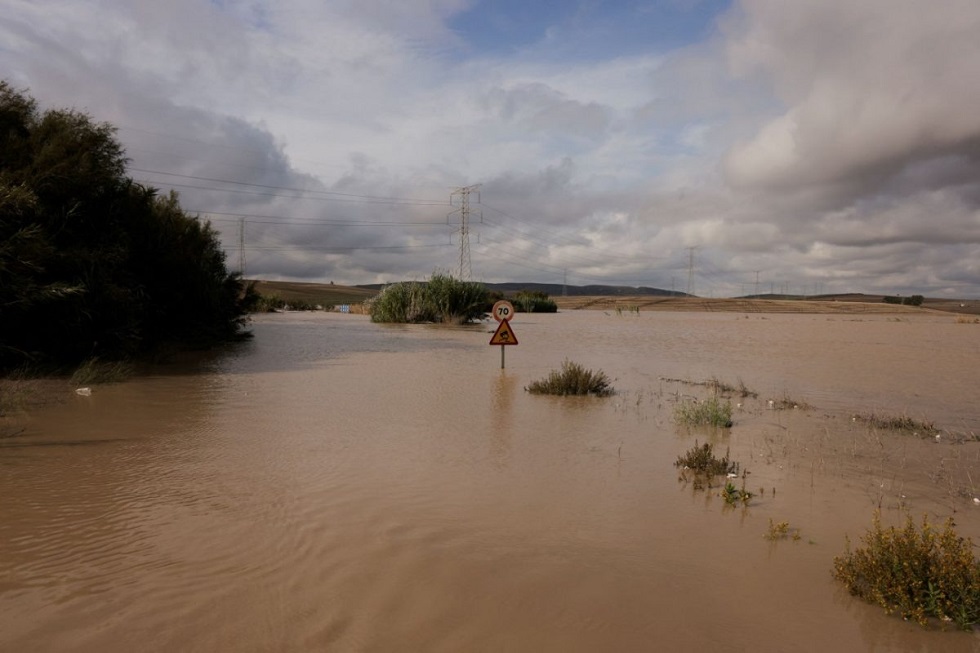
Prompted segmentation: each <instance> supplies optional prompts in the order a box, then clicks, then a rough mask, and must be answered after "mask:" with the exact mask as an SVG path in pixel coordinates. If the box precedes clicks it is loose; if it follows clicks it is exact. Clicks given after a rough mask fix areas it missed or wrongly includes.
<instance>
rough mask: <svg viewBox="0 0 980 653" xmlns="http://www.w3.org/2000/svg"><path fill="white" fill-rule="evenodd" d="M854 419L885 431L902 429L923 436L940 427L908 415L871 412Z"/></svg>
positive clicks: (936, 431)
mask: <svg viewBox="0 0 980 653" xmlns="http://www.w3.org/2000/svg"><path fill="white" fill-rule="evenodd" d="M854 419H855V420H856V421H859V422H864V423H865V424H867V425H868V427H869V428H874V429H881V430H884V431H902V432H905V433H911V434H912V435H919V436H923V437H925V436H930V435H935V434H936V433H939V429H938V428H936V426H935V425H934V424H933V423H932V422H923V421H920V420H916V419H913V418H911V417H909V416H907V415H898V416H888V415H878V414H875V413H871V414H870V415H855V416H854Z"/></svg>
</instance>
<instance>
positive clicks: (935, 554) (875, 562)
mask: <svg viewBox="0 0 980 653" xmlns="http://www.w3.org/2000/svg"><path fill="white" fill-rule="evenodd" d="M862 542H863V543H864V547H862V548H859V549H857V550H854V551H851V550H850V548H851V547H850V541H848V543H847V552H846V553H845V554H844V555H842V556H839V557H836V558H834V577H835V578H836V579H837V580H839V581H841V582H842V583H844V585H845V586H846V587H847V589H848V590H850V592H851V594H853V595H854V596H858V597H860V598H862V599H864V600H865V601H868V602H869V603H876V604H878V605H880V606H882V607H883V608H885V610H887V611H888V612H889V613H892V612H898V613H899V614H901V616H902V618H904V619H914V620H915V621H916V622H918V623H919V624H922V625H925V624H926V623H927V622H928V620H929V618H930V617H934V618H938V619H940V620H942V621H952V622H955V623H956V625H957V626H959V627H960V628H962V629H964V630H968V629H970V627H972V626H973V625H974V624H976V623H978V622H980V562H978V561H977V559H976V558H974V557H973V542H972V541H971V540H969V539H964V538H962V537H959V536H958V535H957V534H956V532H955V530H954V529H953V520H952V519H947V520H946V523H945V524H944V526H943V528H942V530H937V529H936V528H935V527H934V526H933V525H932V524H930V523H929V521H928V519H927V518H926V517H923V518H922V528H921V529H919V528H917V527H916V526H915V524H914V523H913V522H912V517H911V516H909V517H907V518H906V522H905V527H904V528H902V529H897V528H895V527H894V526H892V527H890V528H883V527H882V525H881V515H880V514H879V513H878V512H877V511H876V512H875V515H874V520H873V523H872V527H871V530H870V531H868V532H867V533H866V534H865V535H864V537H863V538H862Z"/></svg>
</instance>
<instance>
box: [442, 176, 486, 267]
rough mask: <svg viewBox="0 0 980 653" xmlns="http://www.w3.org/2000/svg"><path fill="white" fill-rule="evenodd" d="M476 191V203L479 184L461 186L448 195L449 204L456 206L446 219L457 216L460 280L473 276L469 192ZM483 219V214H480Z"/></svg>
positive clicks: (477, 201) (478, 197)
mask: <svg viewBox="0 0 980 653" xmlns="http://www.w3.org/2000/svg"><path fill="white" fill-rule="evenodd" d="M472 193H476V194H477V195H476V203H477V204H479V203H480V184H475V185H473V186H461V187H459V188H457V189H456V190H454V191H453V192H452V193H451V194H450V195H449V204H450V205H451V206H458V207H459V208H457V209H456V210H455V211H453V212H452V213H450V214H449V216H448V219H450V220H451V219H452V217H453V216H454V215H458V216H459V270H458V276H459V279H460V280H462V281H469V280H470V277H472V276H473V264H472V261H471V260H470V214H471V210H470V194H472ZM480 219H481V220H482V219H483V214H482V213H481V214H480Z"/></svg>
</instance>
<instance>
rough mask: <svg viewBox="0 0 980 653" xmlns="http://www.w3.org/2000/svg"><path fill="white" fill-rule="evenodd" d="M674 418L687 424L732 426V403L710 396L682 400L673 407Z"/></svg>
mask: <svg viewBox="0 0 980 653" xmlns="http://www.w3.org/2000/svg"><path fill="white" fill-rule="evenodd" d="M674 419H675V420H677V422H679V423H681V424H686V425H688V426H719V427H723V428H730V427H731V426H732V404H731V402H730V401H721V400H720V399H718V397H710V398H708V399H703V400H701V401H698V400H697V399H691V400H684V401H682V402H681V403H679V404H677V405H676V406H675V407H674Z"/></svg>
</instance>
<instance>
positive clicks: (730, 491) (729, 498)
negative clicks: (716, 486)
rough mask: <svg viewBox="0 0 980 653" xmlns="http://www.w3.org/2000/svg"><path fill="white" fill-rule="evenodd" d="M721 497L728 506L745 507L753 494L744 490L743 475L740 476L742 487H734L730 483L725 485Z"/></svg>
mask: <svg viewBox="0 0 980 653" xmlns="http://www.w3.org/2000/svg"><path fill="white" fill-rule="evenodd" d="M721 497H722V498H723V499H724V500H725V503H726V504H728V505H730V506H737V505H739V504H742V505H746V506H747V505H748V504H749V500H750V499H751V498H752V497H753V494H752V493H751V492H749V491H748V490H746V489H745V474H744V473H743V474H742V487H740V488H738V487H735V484H734V483H732V482H731V481H728V482H727V483H725V489H724V490H722V491H721Z"/></svg>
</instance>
